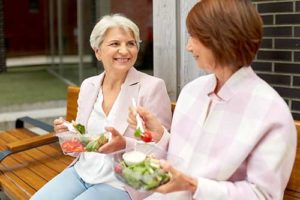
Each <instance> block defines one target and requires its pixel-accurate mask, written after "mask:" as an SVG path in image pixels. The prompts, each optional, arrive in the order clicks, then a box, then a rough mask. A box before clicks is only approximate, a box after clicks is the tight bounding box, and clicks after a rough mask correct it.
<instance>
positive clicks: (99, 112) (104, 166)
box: [74, 87, 125, 190]
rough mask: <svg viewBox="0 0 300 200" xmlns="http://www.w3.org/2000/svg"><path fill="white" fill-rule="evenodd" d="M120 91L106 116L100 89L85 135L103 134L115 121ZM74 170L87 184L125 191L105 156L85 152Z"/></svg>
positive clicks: (108, 158) (109, 158) (107, 157)
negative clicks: (109, 186)
mask: <svg viewBox="0 0 300 200" xmlns="http://www.w3.org/2000/svg"><path fill="white" fill-rule="evenodd" d="M122 92H123V90H122V87H121V91H120V93H119V95H118V97H117V99H116V100H115V102H114V104H113V106H112V108H111V110H110V112H109V114H108V116H106V114H105V113H104V111H103V109H102V103H103V94H102V88H100V91H99V94H98V98H97V100H96V102H95V104H94V108H93V110H92V112H91V115H90V117H89V119H88V123H87V133H89V134H99V133H103V132H105V129H104V128H105V127H107V126H110V125H111V124H112V122H113V121H114V120H115V116H116V114H117V111H116V108H117V107H118V104H120V102H119V101H120V100H119V99H120V98H119V97H120V96H121V93H122ZM74 168H75V170H76V172H77V173H78V175H79V176H80V177H81V178H82V179H83V180H84V181H85V182H87V183H90V184H98V183H105V184H108V185H111V186H113V187H115V188H118V189H121V190H125V189H124V184H122V183H121V182H120V181H118V180H117V179H116V177H115V176H114V172H113V170H112V160H111V157H109V156H108V155H106V154H101V153H94V152H86V153H81V155H80V158H79V160H78V161H77V162H76V164H75V165H74Z"/></svg>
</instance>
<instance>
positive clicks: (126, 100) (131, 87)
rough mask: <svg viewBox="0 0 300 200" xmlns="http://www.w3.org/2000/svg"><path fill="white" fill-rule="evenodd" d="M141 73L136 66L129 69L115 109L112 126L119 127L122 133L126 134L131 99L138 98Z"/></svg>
mask: <svg viewBox="0 0 300 200" xmlns="http://www.w3.org/2000/svg"><path fill="white" fill-rule="evenodd" d="M139 82H140V74H139V72H138V71H137V70H136V69H135V68H133V67H132V68H131V69H130V70H129V71H128V74H127V77H126V79H125V82H124V84H123V86H122V89H121V93H120V96H119V102H118V105H117V108H116V109H115V110H116V111H117V113H115V116H114V120H113V122H112V126H113V127H114V128H115V129H117V130H118V131H119V132H120V134H122V135H123V134H124V133H125V132H126V129H127V127H128V123H127V118H128V109H129V107H130V106H131V105H132V104H131V102H132V101H131V99H132V98H134V99H135V100H137V99H138V94H139V88H140V84H139Z"/></svg>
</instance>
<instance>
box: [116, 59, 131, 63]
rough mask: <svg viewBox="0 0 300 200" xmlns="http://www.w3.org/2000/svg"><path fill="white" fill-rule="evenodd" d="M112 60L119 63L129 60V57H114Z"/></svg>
mask: <svg viewBox="0 0 300 200" xmlns="http://www.w3.org/2000/svg"><path fill="white" fill-rule="evenodd" d="M114 60H115V61H117V62H120V63H126V62H129V60H130V58H114Z"/></svg>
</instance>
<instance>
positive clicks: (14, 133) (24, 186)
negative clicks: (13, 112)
mask: <svg viewBox="0 0 300 200" xmlns="http://www.w3.org/2000/svg"><path fill="white" fill-rule="evenodd" d="M78 93H79V88H78V87H69V88H68V94H67V113H66V119H67V120H68V121H71V120H74V119H75V117H76V114H77V98H78ZM24 123H31V124H34V125H37V126H40V127H41V128H43V129H45V130H48V131H49V130H50V131H51V130H53V127H52V126H51V125H46V124H43V123H41V122H39V121H36V120H34V119H31V118H29V117H23V118H20V119H17V120H16V127H18V128H16V129H12V130H8V131H3V132H0V151H1V152H0V160H1V162H0V184H1V190H2V191H3V192H4V193H5V194H6V195H7V196H8V197H9V198H10V199H12V200H15V199H16V200H19V199H29V198H30V197H31V196H32V195H33V194H34V193H35V192H36V191H37V190H39V189H40V188H41V187H42V186H43V185H44V184H46V183H47V182H48V181H49V180H51V179H52V178H53V177H54V176H56V175H57V174H58V173H60V172H61V171H62V170H63V169H65V168H66V167H67V166H68V165H69V164H70V163H71V162H72V160H73V159H74V158H73V157H70V156H66V155H63V154H62V152H61V149H60V147H59V144H58V143H57V137H56V136H55V135H54V134H53V133H49V134H46V135H37V134H35V133H33V132H31V131H29V130H28V129H26V128H24Z"/></svg>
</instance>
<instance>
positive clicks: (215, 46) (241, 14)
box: [186, 0, 263, 67]
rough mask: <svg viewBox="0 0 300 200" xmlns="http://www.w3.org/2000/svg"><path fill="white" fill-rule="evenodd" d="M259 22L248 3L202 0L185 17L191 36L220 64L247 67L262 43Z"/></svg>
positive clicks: (253, 8)
mask: <svg viewBox="0 0 300 200" xmlns="http://www.w3.org/2000/svg"><path fill="white" fill-rule="evenodd" d="M262 25H263V23H262V20H261V17H260V15H259V13H258V12H257V10H256V9H255V7H254V6H253V5H252V3H251V1H250V0H202V1H201V2H198V3H196V5H194V7H193V8H192V9H191V10H190V12H189V14H188V16H187V18H186V26H187V30H188V32H189V34H190V35H191V37H193V38H195V39H198V40H199V41H200V42H201V43H202V44H203V45H204V46H206V47H207V48H209V49H210V50H211V51H212V52H213V54H214V56H215V59H216V62H217V63H218V64H220V65H232V66H235V67H242V66H248V65H250V64H251V62H252V60H253V59H254V57H255V55H256V52H257V50H258V48H259V46H260V43H261V40H262Z"/></svg>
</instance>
